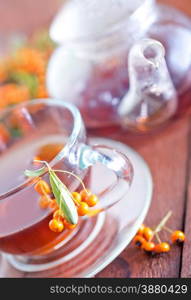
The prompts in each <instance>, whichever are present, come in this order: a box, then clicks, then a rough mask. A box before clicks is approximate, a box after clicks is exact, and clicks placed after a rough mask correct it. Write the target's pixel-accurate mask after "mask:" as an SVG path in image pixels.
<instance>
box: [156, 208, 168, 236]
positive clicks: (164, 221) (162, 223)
mask: <svg viewBox="0 0 191 300" xmlns="http://www.w3.org/2000/svg"><path fill="white" fill-rule="evenodd" d="M171 215H172V211H171V210H170V211H169V212H168V213H167V214H166V216H164V218H163V219H162V220H161V222H160V223H159V224H158V225H157V227H156V228H155V230H154V234H156V233H158V232H160V231H161V229H162V228H163V227H164V226H165V224H166V223H167V221H168V220H169V218H170V217H171Z"/></svg>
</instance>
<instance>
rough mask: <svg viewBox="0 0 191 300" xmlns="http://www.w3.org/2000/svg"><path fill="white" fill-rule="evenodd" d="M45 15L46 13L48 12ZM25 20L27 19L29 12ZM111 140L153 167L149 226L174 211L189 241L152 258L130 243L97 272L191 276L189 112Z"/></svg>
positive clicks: (189, 6) (172, 223) (187, 6)
mask: <svg viewBox="0 0 191 300" xmlns="http://www.w3.org/2000/svg"><path fill="white" fill-rule="evenodd" d="M2 2H4V3H2ZM15 2H17V4H15ZM21 2H22V3H23V2H25V4H26V3H29V2H31V1H29V0H28V1H26V0H25V1H21V0H20V1H19V0H17V1H14V5H17V9H19V7H20V9H21V7H22V6H21ZM42 2H43V3H45V2H46V3H47V2H48V3H51V1H48V0H46V1H44V0H43V1H40V2H38V5H41V4H42ZM57 2H58V1H57ZM162 2H165V3H170V4H171V5H176V6H177V7H178V8H180V9H183V10H184V11H186V12H187V13H190V14H191V3H190V0H184V1H182V0H163V1H162ZM10 5H13V3H12V1H10V0H7V1H1V2H0V11H1V9H2V8H3V9H4V11H3V15H4V16H6V9H8V8H10ZM19 5H20V6H19ZM46 7H47V5H46ZM12 9H13V7H12ZM55 9H56V8H55V7H53V8H52V10H51V9H49V15H48V17H46V18H44V23H46V22H48V20H49V17H51V14H52V11H54V10H55ZM40 13H41V14H42V11H41V12H40ZM9 15H10V12H9ZM46 16H47V10H46ZM30 18H31V17H30ZM35 18H36V23H35V26H33V27H34V28H36V27H37V25H38V24H39V22H40V21H39V20H40V18H39V17H38V14H37V15H36V17H35ZM0 19H1V22H2V24H1V27H2V28H3V27H4V26H5V27H6V23H7V22H8V21H7V20H6V18H0ZM23 19H25V14H24V13H23ZM41 21H42V20H41ZM22 22H24V20H22ZM29 23H30V22H29ZM9 24H10V25H9V26H10V30H11V24H13V23H10V22H9ZM16 24H18V28H20V27H21V21H18V22H15V23H14V26H16ZM27 24H28V23H27ZM29 27H30V25H27V28H29ZM30 28H31V27H30ZM190 97H191V96H190ZM190 112H191V111H190ZM107 136H108V137H109V138H113V139H116V140H119V141H121V142H123V143H126V144H128V145H130V146H132V147H134V148H135V149H136V150H137V151H138V152H139V153H140V154H141V155H142V156H143V157H144V158H145V160H146V161H147V162H148V164H149V165H150V168H151V171H152V174H153V179H154V195H153V201H152V205H151V208H150V210H149V213H148V216H147V218H146V220H145V223H146V224H148V225H149V226H151V227H152V226H155V225H156V224H157V223H158V222H159V221H160V219H161V218H162V217H163V216H164V215H165V214H166V213H167V212H168V211H169V210H172V211H173V216H172V217H171V219H170V220H169V223H168V224H169V227H171V228H173V229H180V230H183V231H185V233H186V235H187V241H186V243H185V244H184V246H183V247H173V249H172V250H171V251H170V253H169V254H166V255H164V256H161V257H158V258H149V257H147V256H146V255H145V254H144V253H143V252H141V251H138V250H136V249H135V247H133V246H132V245H130V246H128V247H127V248H126V249H125V250H124V251H123V252H122V253H121V255H120V256H119V257H117V258H116V259H115V260H114V261H113V262H112V263H111V264H110V265H109V266H108V267H106V268H105V269H104V270H103V271H102V272H100V273H99V274H97V277H163V278H164V277H191V176H190V175H191V119H190V114H189V112H188V113H187V114H186V115H184V116H183V117H181V118H179V119H177V120H176V121H174V122H172V123H171V124H170V125H169V126H168V127H167V128H165V129H163V130H161V131H160V132H158V133H155V134H154V135H149V136H146V137H138V136H137V137H135V136H134V137H133V138H132V137H129V136H127V135H126V134H124V133H122V132H117V131H114V132H113V131H111V133H110V134H107ZM161 238H162V239H163V238H164V239H165V238H166V236H165V234H163V233H161Z"/></svg>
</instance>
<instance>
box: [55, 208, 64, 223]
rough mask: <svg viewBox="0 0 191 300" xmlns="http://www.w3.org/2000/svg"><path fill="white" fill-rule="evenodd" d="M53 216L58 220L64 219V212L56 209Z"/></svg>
mask: <svg viewBox="0 0 191 300" xmlns="http://www.w3.org/2000/svg"><path fill="white" fill-rule="evenodd" d="M53 218H54V219H57V220H62V221H63V214H62V212H61V211H60V209H57V210H55V212H54V214H53Z"/></svg>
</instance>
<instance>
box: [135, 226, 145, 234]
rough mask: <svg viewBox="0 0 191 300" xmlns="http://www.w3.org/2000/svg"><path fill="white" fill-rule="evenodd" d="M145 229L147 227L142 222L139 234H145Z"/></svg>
mask: <svg viewBox="0 0 191 300" xmlns="http://www.w3.org/2000/svg"><path fill="white" fill-rule="evenodd" d="M144 229H145V225H144V224H142V225H141V227H140V228H139V230H138V231H137V234H139V235H143V231H144Z"/></svg>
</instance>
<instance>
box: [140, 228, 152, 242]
mask: <svg viewBox="0 0 191 300" xmlns="http://www.w3.org/2000/svg"><path fill="white" fill-rule="evenodd" d="M142 235H143V237H144V238H145V240H147V241H150V240H151V239H152V238H153V231H152V229H151V228H150V227H145V228H144V229H143V233H142Z"/></svg>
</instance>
